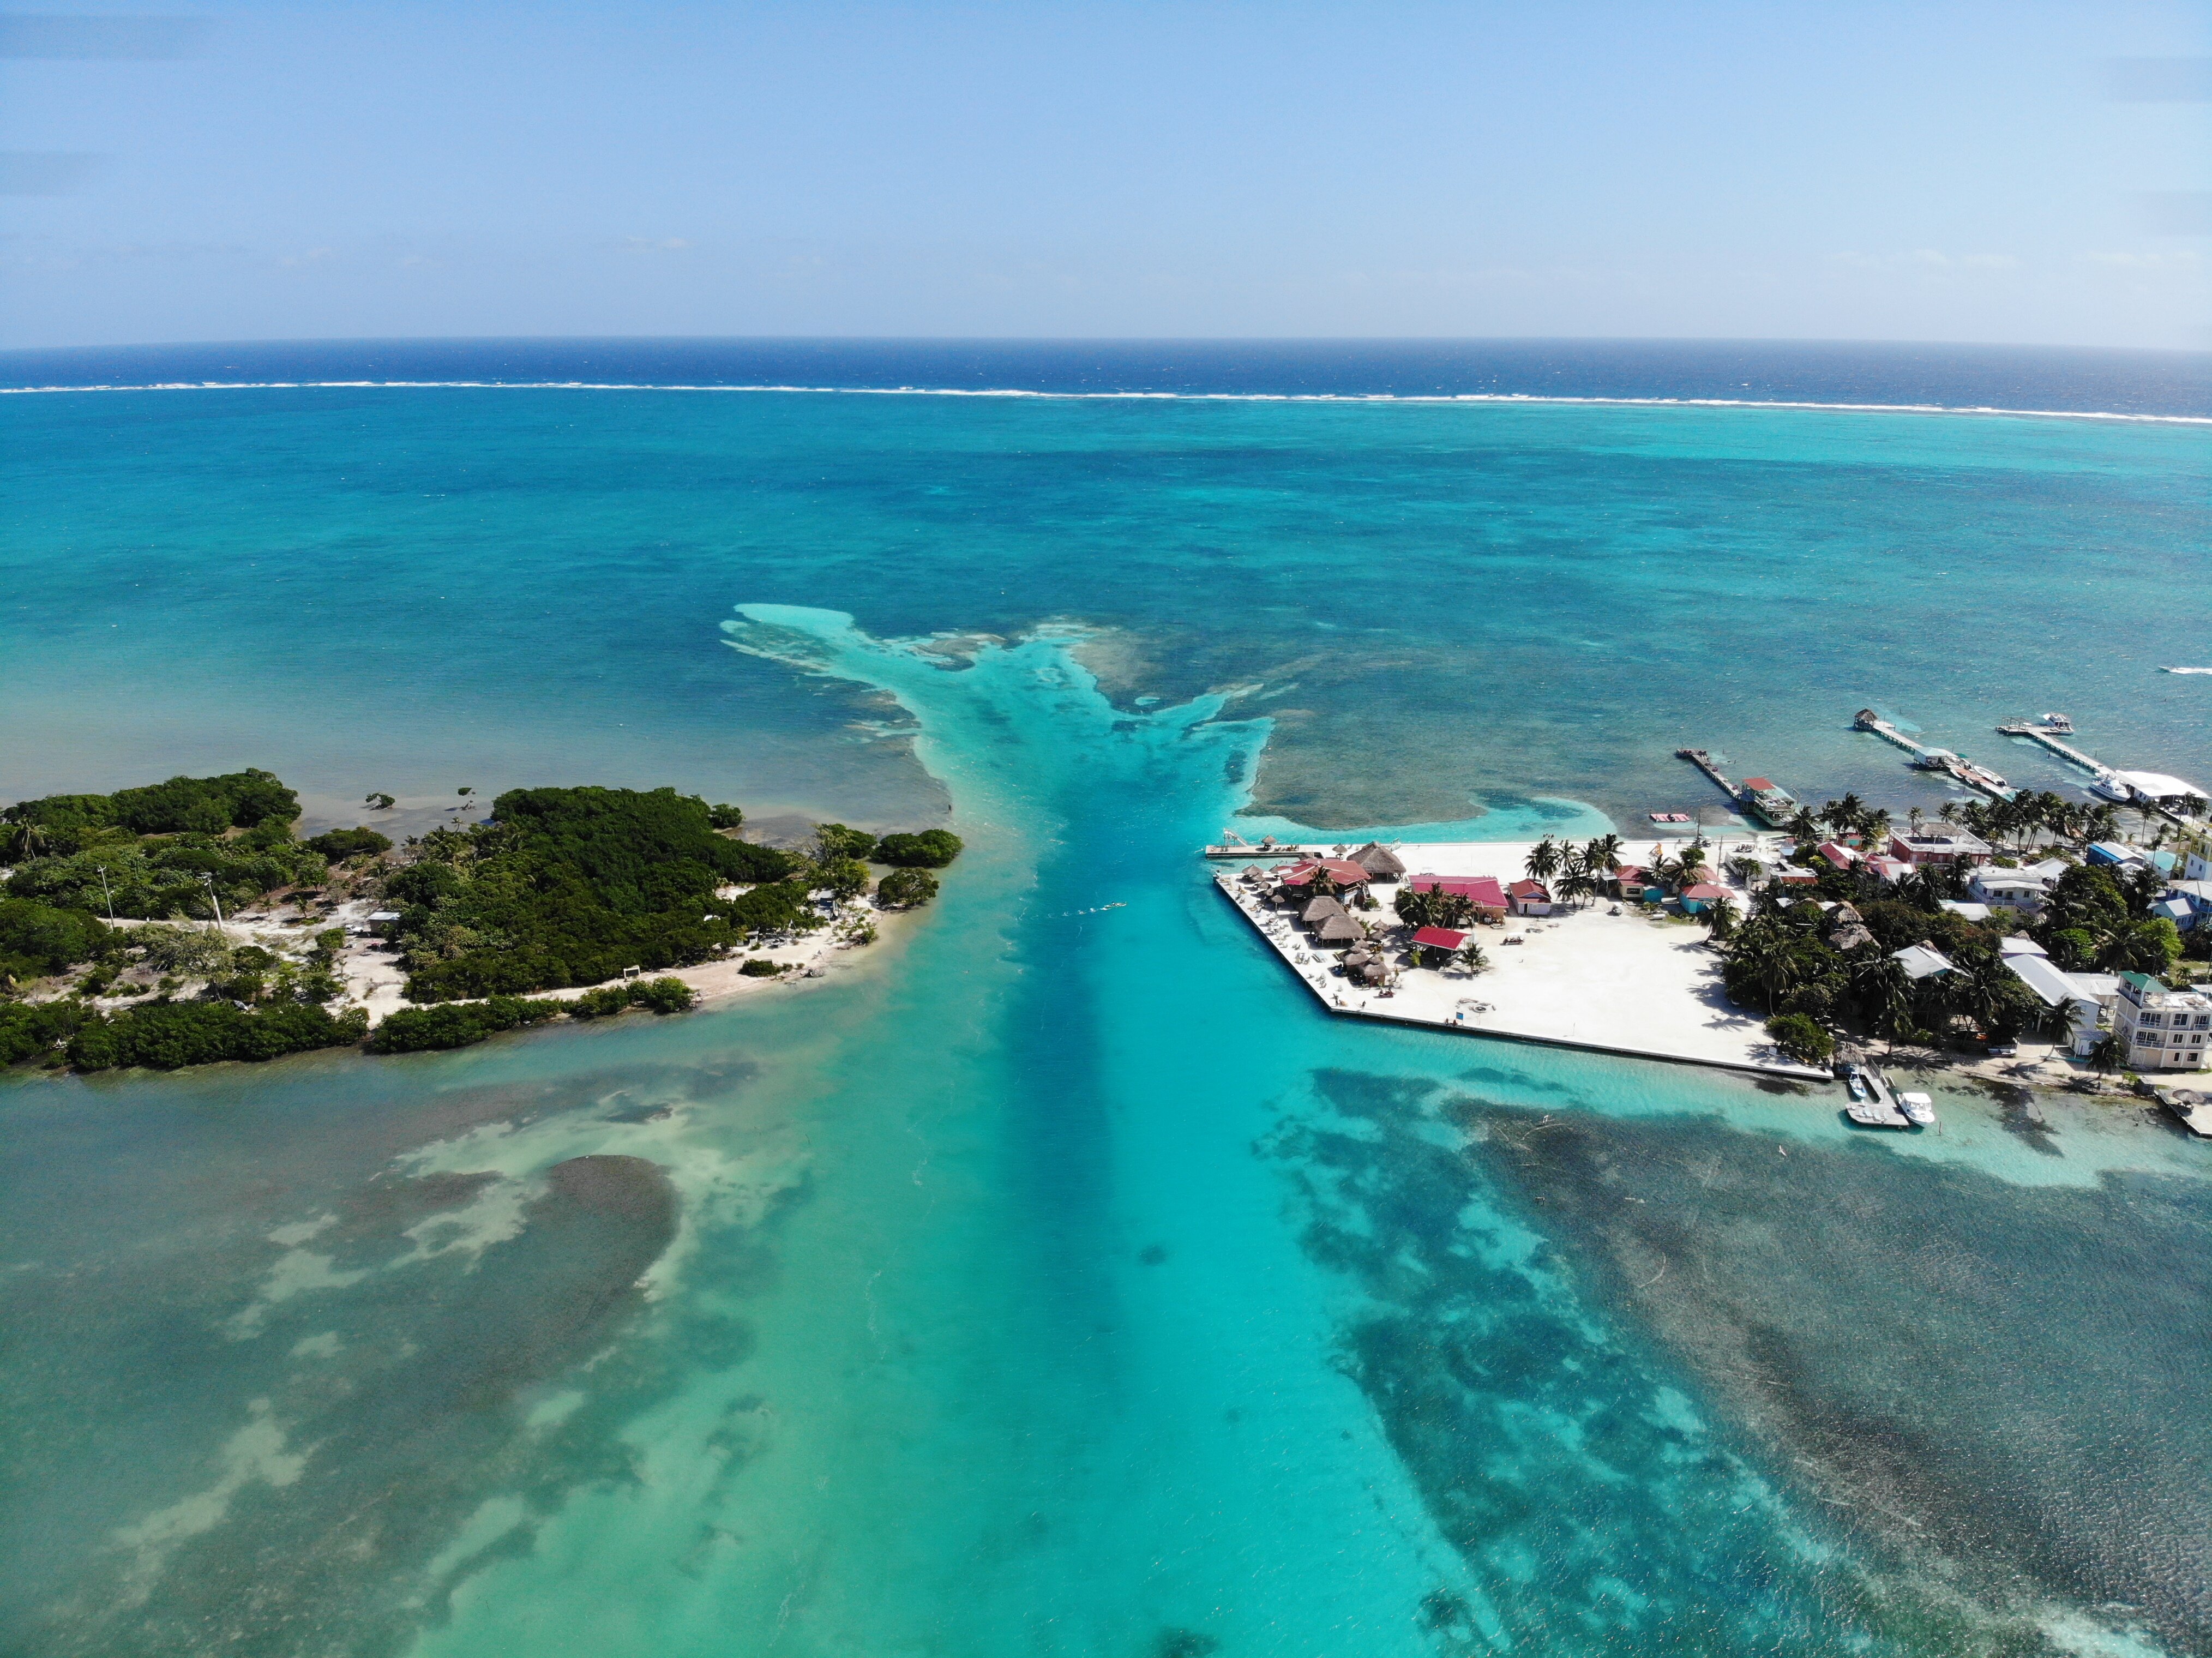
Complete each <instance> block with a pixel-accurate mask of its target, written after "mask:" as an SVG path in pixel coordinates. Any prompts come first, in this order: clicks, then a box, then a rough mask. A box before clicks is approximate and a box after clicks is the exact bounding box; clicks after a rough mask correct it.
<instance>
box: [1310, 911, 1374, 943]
mask: <svg viewBox="0 0 2212 1658" xmlns="http://www.w3.org/2000/svg"><path fill="white" fill-rule="evenodd" d="M1366 936H1367V935H1366V933H1364V932H1362V931H1361V930H1360V926H1359V923H1358V922H1357V921H1355V920H1352V917H1350V916H1349V915H1332V916H1330V917H1329V918H1328V920H1326V921H1323V922H1322V924H1321V925H1320V926H1317V927H1316V928H1315V929H1314V937H1315V938H1318V939H1320V940H1321V941H1322V943H1323V944H1350V943H1352V941H1353V940H1354V939H1357V938H1365V937H1366Z"/></svg>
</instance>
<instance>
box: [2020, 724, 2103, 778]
mask: <svg viewBox="0 0 2212 1658" xmlns="http://www.w3.org/2000/svg"><path fill="white" fill-rule="evenodd" d="M1997 732H1998V734H1999V735H2000V736H2003V737H2025V738H2027V740H2028V741H2029V742H2031V743H2040V744H2042V745H2043V746H2044V747H2045V748H2046V749H2049V750H2051V753H2053V754H2055V755H2057V756H2058V757H2059V758H2060V759H2061V760H2064V761H2068V762H2071V763H2072V764H2074V765H2076V766H2079V767H2081V769H2082V770H2083V771H2086V772H2091V773H2093V774H2096V775H2097V776H2099V777H2104V776H2107V775H2109V774H2111V772H2112V768H2111V767H2110V766H2108V765H2106V763H2105V762H2103V761H2101V760H2100V759H2098V758H2097V757H2096V756H2094V755H2090V754H2084V753H2083V752H2082V751H2081V750H2079V749H2077V748H2075V746H2074V745H2073V744H2071V743H2062V742H2060V741H2059V740H2058V737H2057V733H2056V732H2053V731H2052V730H2051V727H2049V726H2044V725H2039V724H2038V723H2037V722H2035V721H2034V720H2015V721H2013V723H2012V724H2010V725H2009V726H1998V727H1997Z"/></svg>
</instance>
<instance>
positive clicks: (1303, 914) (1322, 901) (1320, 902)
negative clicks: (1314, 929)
mask: <svg viewBox="0 0 2212 1658" xmlns="http://www.w3.org/2000/svg"><path fill="white" fill-rule="evenodd" d="M1341 914H1344V906H1343V905H1342V904H1340V903H1339V902H1336V900H1335V899H1334V898H1316V899H1314V900H1312V901H1311V902H1309V903H1308V904H1307V905H1306V907H1305V908H1304V909H1302V910H1300V911H1299V912H1298V920H1301V921H1304V922H1305V923H1307V924H1308V925H1309V926H1311V925H1314V924H1315V923H1317V922H1321V921H1326V920H1328V918H1329V917H1330V916H1332V915H1341Z"/></svg>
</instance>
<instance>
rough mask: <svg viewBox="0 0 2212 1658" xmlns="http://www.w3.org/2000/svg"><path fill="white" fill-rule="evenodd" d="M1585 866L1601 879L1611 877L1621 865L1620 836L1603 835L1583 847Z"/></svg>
mask: <svg viewBox="0 0 2212 1658" xmlns="http://www.w3.org/2000/svg"><path fill="white" fill-rule="evenodd" d="M1583 868H1584V869H1586V870H1588V871H1589V872H1590V873H1591V874H1593V875H1595V876H1596V877H1598V878H1600V879H1601V880H1603V879H1606V878H1609V877H1610V876H1611V875H1612V874H1613V871H1614V870H1616V869H1618V868H1620V836H1619V835H1599V836H1598V837H1597V839H1596V840H1595V841H1588V842H1586V843H1585V844H1584V845H1583Z"/></svg>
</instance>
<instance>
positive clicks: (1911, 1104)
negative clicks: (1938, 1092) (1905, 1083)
mask: <svg viewBox="0 0 2212 1658" xmlns="http://www.w3.org/2000/svg"><path fill="white" fill-rule="evenodd" d="M1897 1108H1898V1109H1899V1110H1900V1111H1902V1112H1903V1113H1905V1121H1907V1122H1909V1123H1911V1125H1912V1126H1913V1127H1915V1128H1933V1127H1935V1126H1936V1102H1935V1101H1934V1100H1932V1099H1930V1098H1929V1097H1928V1096H1927V1095H1925V1094H1899V1096H1897Z"/></svg>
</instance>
